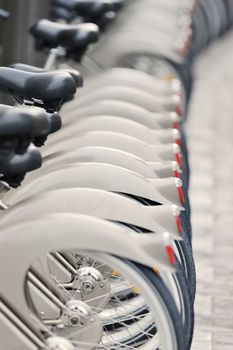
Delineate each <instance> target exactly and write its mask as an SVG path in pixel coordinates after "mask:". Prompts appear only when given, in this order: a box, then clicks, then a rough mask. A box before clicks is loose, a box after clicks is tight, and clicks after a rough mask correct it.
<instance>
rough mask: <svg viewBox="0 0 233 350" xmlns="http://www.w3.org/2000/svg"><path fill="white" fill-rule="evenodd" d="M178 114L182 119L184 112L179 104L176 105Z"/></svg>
mask: <svg viewBox="0 0 233 350" xmlns="http://www.w3.org/2000/svg"><path fill="white" fill-rule="evenodd" d="M176 113H177V114H178V115H179V116H180V117H182V115H183V111H182V108H181V105H180V104H177V105H176Z"/></svg>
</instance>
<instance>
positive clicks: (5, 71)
mask: <svg viewBox="0 0 233 350" xmlns="http://www.w3.org/2000/svg"><path fill="white" fill-rule="evenodd" d="M0 89H1V90H3V91H4V90H7V91H10V92H13V93H14V94H15V95H17V96H20V98H21V99H23V100H24V99H32V100H40V101H43V102H44V103H45V102H46V101H47V102H48V101H50V102H51V101H63V100H65V99H67V98H68V97H70V96H72V95H74V94H75V93H76V89H77V86H76V84H75V82H74V79H73V78H72V77H71V75H70V74H68V73H66V72H42V73H34V72H25V71H21V70H18V69H13V68H6V67H0Z"/></svg>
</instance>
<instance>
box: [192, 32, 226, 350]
mask: <svg viewBox="0 0 233 350" xmlns="http://www.w3.org/2000/svg"><path fill="white" fill-rule="evenodd" d="M187 134H188V138H189V146H190V157H191V169H192V180H191V189H190V197H191V203H192V210H193V215H192V220H193V236H194V240H193V247H194V254H195V258H196V265H197V281H198V286H197V297H196V304H195V312H196V327H195V334H194V341H193V346H192V350H232V349H233V157H232V154H233V33H232V32H231V33H229V34H228V35H227V36H225V37H224V38H222V39H221V40H220V41H219V42H217V43H215V44H214V45H213V46H211V47H210V48H209V49H208V50H207V51H205V52H204V53H203V54H202V55H201V56H200V57H199V59H198V60H197V63H196V83H195V90H194V94H193V99H192V103H191V108H190V112H189V121H188V124H187Z"/></svg>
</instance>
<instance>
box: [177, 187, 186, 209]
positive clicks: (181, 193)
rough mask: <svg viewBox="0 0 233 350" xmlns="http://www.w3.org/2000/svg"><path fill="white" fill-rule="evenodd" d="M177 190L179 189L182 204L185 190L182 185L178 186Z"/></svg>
mask: <svg viewBox="0 0 233 350" xmlns="http://www.w3.org/2000/svg"><path fill="white" fill-rule="evenodd" d="M177 191H178V194H179V197H180V201H181V203H182V205H184V203H185V199H184V192H183V189H182V187H177Z"/></svg>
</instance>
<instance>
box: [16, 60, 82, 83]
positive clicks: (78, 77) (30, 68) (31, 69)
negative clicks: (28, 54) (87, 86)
mask: <svg viewBox="0 0 233 350" xmlns="http://www.w3.org/2000/svg"><path fill="white" fill-rule="evenodd" d="M9 67H10V68H15V69H18V70H22V71H24V72H31V73H46V70H45V69H43V68H39V67H35V66H31V65H29V64H24V63H13V64H11V65H10V66H9ZM52 72H53V73H57V72H65V73H69V74H70V75H71V76H72V78H73V79H74V81H75V83H76V86H77V88H79V87H82V86H83V78H82V76H81V74H80V73H79V72H78V71H77V70H75V69H71V68H65V69H59V70H56V71H52ZM50 73H51V71H50Z"/></svg>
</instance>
